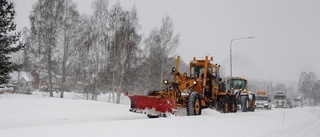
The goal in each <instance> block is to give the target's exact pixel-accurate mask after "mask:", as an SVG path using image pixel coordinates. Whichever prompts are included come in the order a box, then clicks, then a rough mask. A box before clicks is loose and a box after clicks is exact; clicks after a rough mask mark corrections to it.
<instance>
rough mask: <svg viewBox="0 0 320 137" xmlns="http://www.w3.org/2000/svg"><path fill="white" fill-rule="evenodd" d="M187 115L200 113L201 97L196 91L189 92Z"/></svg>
mask: <svg viewBox="0 0 320 137" xmlns="http://www.w3.org/2000/svg"><path fill="white" fill-rule="evenodd" d="M187 115H188V116H194V115H201V98H200V94H199V93H198V92H191V93H190V95H189V101H188V104H187Z"/></svg>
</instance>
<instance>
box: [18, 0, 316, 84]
mask: <svg viewBox="0 0 320 137" xmlns="http://www.w3.org/2000/svg"><path fill="white" fill-rule="evenodd" d="M36 1H37V0H15V2H16V4H17V5H16V11H17V17H16V22H17V24H18V29H21V28H23V27H24V26H25V27H28V28H29V19H28V16H29V14H30V10H31V7H32V5H33V4H34V3H35V2H36ZM74 1H75V2H77V3H78V10H79V12H80V13H81V14H91V2H92V1H93V0H74ZM111 3H112V4H113V3H115V1H114V0H112V1H111ZM120 3H121V4H122V5H123V6H124V7H125V8H126V9H131V8H132V6H133V5H134V4H135V5H136V6H137V8H138V15H139V18H140V24H141V26H142V28H141V33H143V34H144V36H145V37H146V36H148V34H149V32H150V31H151V29H153V28H154V27H156V26H158V27H159V26H160V25H161V20H162V18H163V17H164V16H166V15H169V16H171V18H172V20H173V22H174V27H175V28H174V31H175V33H180V34H181V38H180V40H181V43H180V45H179V48H178V50H177V55H180V56H181V57H182V59H183V60H184V61H186V62H187V63H188V62H189V60H191V59H192V58H193V57H194V56H195V57H197V58H202V57H203V56H204V55H208V54H210V55H211V56H214V58H215V62H216V63H218V64H221V66H223V67H225V72H226V74H227V75H229V74H230V41H231V40H232V39H235V38H242V37H249V36H253V37H254V39H242V40H235V41H233V43H232V56H233V67H232V70H233V76H244V77H247V78H250V79H263V80H267V81H287V80H289V81H298V80H299V75H300V73H301V72H302V71H306V72H314V73H315V74H316V75H317V76H318V77H320V61H319V59H320V54H319V52H320V8H319V7H320V0H120Z"/></svg>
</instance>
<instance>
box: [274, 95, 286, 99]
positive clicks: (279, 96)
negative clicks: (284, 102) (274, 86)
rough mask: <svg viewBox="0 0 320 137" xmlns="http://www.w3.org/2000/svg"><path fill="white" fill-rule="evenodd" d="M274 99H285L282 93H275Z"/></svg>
mask: <svg viewBox="0 0 320 137" xmlns="http://www.w3.org/2000/svg"><path fill="white" fill-rule="evenodd" d="M274 99H285V96H283V95H275V96H274Z"/></svg>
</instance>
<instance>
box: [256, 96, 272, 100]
mask: <svg viewBox="0 0 320 137" xmlns="http://www.w3.org/2000/svg"><path fill="white" fill-rule="evenodd" d="M256 100H262V101H268V100H269V98H268V97H261V96H257V97H256Z"/></svg>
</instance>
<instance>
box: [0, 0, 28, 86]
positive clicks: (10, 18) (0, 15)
mask: <svg viewBox="0 0 320 137" xmlns="http://www.w3.org/2000/svg"><path fill="white" fill-rule="evenodd" d="M14 16H15V10H14V5H13V3H12V2H10V3H9V2H8V1H7V0H0V84H6V83H8V82H9V79H10V75H9V73H10V72H12V71H15V70H18V68H19V67H21V65H19V64H15V63H13V62H12V61H11V57H10V56H9V55H10V54H12V53H14V52H17V51H19V50H20V49H22V48H23V46H24V45H23V44H22V43H21V42H20V41H19V38H20V37H21V33H20V32H18V33H16V32H14V31H15V30H16V26H17V25H16V24H15V23H14Z"/></svg>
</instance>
